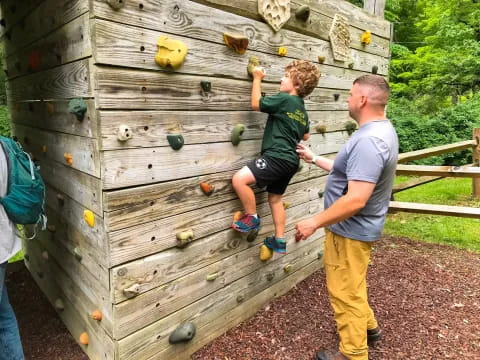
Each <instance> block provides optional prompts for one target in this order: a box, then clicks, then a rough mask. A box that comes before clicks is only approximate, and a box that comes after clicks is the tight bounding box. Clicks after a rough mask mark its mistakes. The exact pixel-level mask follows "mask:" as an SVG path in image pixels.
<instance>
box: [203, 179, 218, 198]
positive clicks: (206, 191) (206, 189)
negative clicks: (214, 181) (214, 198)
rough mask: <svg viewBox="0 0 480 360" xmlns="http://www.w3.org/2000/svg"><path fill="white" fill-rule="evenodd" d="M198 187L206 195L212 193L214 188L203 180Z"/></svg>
mask: <svg viewBox="0 0 480 360" xmlns="http://www.w3.org/2000/svg"><path fill="white" fill-rule="evenodd" d="M200 188H201V189H202V191H203V193H204V194H205V195H207V196H210V195H212V194H213V191H214V190H215V186H213V185H210V184H207V183H205V182H202V183H200Z"/></svg>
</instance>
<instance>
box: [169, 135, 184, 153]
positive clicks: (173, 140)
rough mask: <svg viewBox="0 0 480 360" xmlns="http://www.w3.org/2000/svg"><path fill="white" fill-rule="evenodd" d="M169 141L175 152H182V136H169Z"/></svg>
mask: <svg viewBox="0 0 480 360" xmlns="http://www.w3.org/2000/svg"><path fill="white" fill-rule="evenodd" d="M167 140H168V143H169V144H170V147H171V148H172V149H173V150H180V149H181V148H182V146H183V144H184V140H183V136H182V134H168V135H167Z"/></svg>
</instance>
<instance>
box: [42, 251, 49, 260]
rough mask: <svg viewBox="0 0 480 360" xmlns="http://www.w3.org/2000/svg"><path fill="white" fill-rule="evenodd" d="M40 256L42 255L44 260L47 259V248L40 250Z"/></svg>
mask: <svg viewBox="0 0 480 360" xmlns="http://www.w3.org/2000/svg"><path fill="white" fill-rule="evenodd" d="M42 257H43V258H44V259H45V260H48V251H47V250H44V251H42Z"/></svg>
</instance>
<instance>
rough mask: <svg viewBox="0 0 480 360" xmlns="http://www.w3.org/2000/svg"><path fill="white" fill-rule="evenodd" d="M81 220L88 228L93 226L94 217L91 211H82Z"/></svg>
mask: <svg viewBox="0 0 480 360" xmlns="http://www.w3.org/2000/svg"><path fill="white" fill-rule="evenodd" d="M83 219H84V220H85V222H86V223H87V224H88V226H90V227H94V226H95V215H94V214H93V212H92V211H91V210H84V211H83Z"/></svg>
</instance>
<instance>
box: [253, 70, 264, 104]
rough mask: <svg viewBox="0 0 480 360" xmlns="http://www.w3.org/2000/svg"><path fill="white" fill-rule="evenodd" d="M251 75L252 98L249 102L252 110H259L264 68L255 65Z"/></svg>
mask: <svg viewBox="0 0 480 360" xmlns="http://www.w3.org/2000/svg"><path fill="white" fill-rule="evenodd" d="M252 76H253V84H252V99H251V101H250V104H251V106H252V110H253V111H259V110H260V98H261V97H262V79H263V78H264V77H265V70H264V69H263V68H262V67H259V66H257V67H256V68H254V69H253V71H252Z"/></svg>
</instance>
